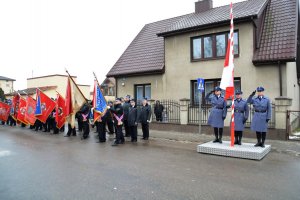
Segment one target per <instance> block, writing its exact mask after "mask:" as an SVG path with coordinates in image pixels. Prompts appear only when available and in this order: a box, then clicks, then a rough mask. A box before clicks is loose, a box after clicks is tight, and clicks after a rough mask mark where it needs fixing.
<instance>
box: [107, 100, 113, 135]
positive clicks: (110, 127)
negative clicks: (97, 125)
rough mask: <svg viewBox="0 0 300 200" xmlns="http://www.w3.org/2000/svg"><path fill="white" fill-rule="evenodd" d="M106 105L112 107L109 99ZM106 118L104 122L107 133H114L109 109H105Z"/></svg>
mask: <svg viewBox="0 0 300 200" xmlns="http://www.w3.org/2000/svg"><path fill="white" fill-rule="evenodd" d="M108 106H109V107H112V106H113V103H112V102H111V101H109V102H108ZM106 112H107V118H106V124H107V128H108V134H110V135H112V134H114V132H115V131H114V122H113V114H112V113H111V111H110V110H107V111H106Z"/></svg>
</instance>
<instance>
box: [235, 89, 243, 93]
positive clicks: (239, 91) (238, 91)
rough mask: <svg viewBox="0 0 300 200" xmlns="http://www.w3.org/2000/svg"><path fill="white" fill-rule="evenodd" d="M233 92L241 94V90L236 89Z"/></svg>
mask: <svg viewBox="0 0 300 200" xmlns="http://www.w3.org/2000/svg"><path fill="white" fill-rule="evenodd" d="M235 94H243V92H242V91H241V90H236V91H235Z"/></svg>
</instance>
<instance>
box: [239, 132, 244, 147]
mask: <svg viewBox="0 0 300 200" xmlns="http://www.w3.org/2000/svg"><path fill="white" fill-rule="evenodd" d="M242 137H243V132H242V131H240V132H239V134H238V145H242Z"/></svg>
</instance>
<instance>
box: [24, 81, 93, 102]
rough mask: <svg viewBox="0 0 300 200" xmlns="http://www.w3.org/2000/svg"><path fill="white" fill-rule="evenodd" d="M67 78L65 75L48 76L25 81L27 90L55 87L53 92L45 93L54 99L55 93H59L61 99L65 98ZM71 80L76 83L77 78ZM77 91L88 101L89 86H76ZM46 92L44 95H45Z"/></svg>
mask: <svg viewBox="0 0 300 200" xmlns="http://www.w3.org/2000/svg"><path fill="white" fill-rule="evenodd" d="M67 80H68V76H65V75H50V76H41V77H35V78H28V79H27V88H34V87H45V86H57V88H56V89H55V90H49V91H47V92H48V93H49V94H47V95H48V96H49V97H53V98H56V91H57V92H59V93H60V94H61V95H62V96H63V97H65V93H66V88H67ZM73 80H74V81H75V82H76V80H77V78H76V77H73ZM78 86H79V89H80V90H81V91H82V93H83V95H84V96H85V97H86V98H88V99H89V97H90V85H80V84H79V85H78ZM47 92H46V93H47Z"/></svg>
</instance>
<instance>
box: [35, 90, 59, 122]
mask: <svg viewBox="0 0 300 200" xmlns="http://www.w3.org/2000/svg"><path fill="white" fill-rule="evenodd" d="M55 105H56V103H55V101H53V100H52V99H50V98H49V97H48V96H47V95H46V94H45V93H44V92H42V91H41V90H39V89H37V91H36V110H35V117H36V118H37V119H38V120H40V121H41V122H43V123H46V120H47V118H48V117H49V115H50V114H51V112H52V111H53V110H54V109H55Z"/></svg>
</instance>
